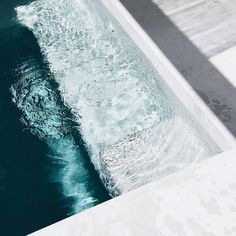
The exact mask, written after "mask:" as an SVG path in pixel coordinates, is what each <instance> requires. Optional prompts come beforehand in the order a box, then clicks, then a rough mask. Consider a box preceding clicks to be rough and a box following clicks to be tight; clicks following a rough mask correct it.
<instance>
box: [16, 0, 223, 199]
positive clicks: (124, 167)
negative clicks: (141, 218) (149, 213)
mask: <svg viewBox="0 0 236 236" xmlns="http://www.w3.org/2000/svg"><path fill="white" fill-rule="evenodd" d="M17 17H18V20H19V21H20V22H21V23H22V24H24V25H26V26H27V27H28V28H29V29H30V30H32V31H33V33H34V34H35V36H36V37H37V39H38V42H39V45H40V47H41V50H42V52H43V54H44V56H45V57H46V59H47V61H48V62H49V66H50V70H51V72H52V73H53V75H54V78H55V80H56V81H57V83H58V84H59V90H60V92H61V96H62V97H63V100H64V102H65V104H67V106H68V107H70V108H71V111H72V113H73V114H74V116H75V118H76V122H77V123H78V124H79V129H80V132H81V135H82V138H83V140H84V142H85V145H86V148H87V150H88V152H89V154H90V157H91V160H92V162H93V164H94V165H95V168H96V170H97V171H98V172H99V174H100V177H101V179H102V181H103V183H104V184H105V186H106V188H107V189H108V191H109V193H110V195H112V196H116V195H118V194H120V193H123V192H127V191H129V190H132V189H135V188H137V187H139V186H142V185H143V184H145V183H147V182H150V181H153V180H156V179H158V178H160V177H163V176H165V175H167V174H169V173H172V172H174V171H176V170H178V169H179V168H183V167H184V166H186V165H188V164H190V163H193V162H198V161H200V160H203V159H205V158H208V157H211V156H212V155H214V154H216V153H217V152H219V149H218V147H217V146H216V145H215V144H214V143H213V142H212V141H211V140H210V139H209V137H208V136H207V135H206V134H205V133H204V132H203V130H202V129H201V128H200V127H199V126H198V124H197V123H196V121H194V120H193V119H192V118H191V116H190V115H189V114H188V112H187V111H185V109H184V108H183V106H182V105H181V104H180V103H179V102H178V101H177V100H178V99H177V98H176V97H175V96H174V95H173V94H172V93H171V92H170V91H169V89H168V88H167V87H166V85H165V84H164V82H163V81H162V80H161V78H160V77H159V75H158V74H157V73H156V72H155V71H154V70H153V68H152V67H151V65H149V63H148V61H147V60H146V59H145V58H144V56H142V55H141V53H140V52H139V50H138V49H137V48H136V47H135V46H134V43H133V42H131V40H130V39H129V38H128V37H127V36H126V34H125V33H124V32H123V31H122V29H120V26H119V25H118V24H117V23H116V22H115V21H114V20H113V19H112V17H111V16H109V15H108V14H107V12H106V11H105V10H104V9H103V8H102V7H101V4H100V3H99V2H98V1H95V0H86V1H85V0H70V1H66V2H65V1H64V0H38V1H36V2H33V3H32V4H30V5H27V6H21V7H18V8H17ZM150 127H151V128H150ZM148 129H150V130H151V131H152V132H149V131H147V130H148ZM150 133H152V134H151V137H150V138H149V135H150ZM147 134H149V135H147ZM127 136H128V138H126V137H127ZM130 137H132V140H134V141H132V142H130V141H129V140H130ZM121 140H123V141H122V142H121V143H119V141H121ZM117 143H118V144H117ZM116 144H117V145H116ZM110 145H111V147H110V148H109V146H110ZM127 146H129V147H127ZM134 147H135V148H134Z"/></svg>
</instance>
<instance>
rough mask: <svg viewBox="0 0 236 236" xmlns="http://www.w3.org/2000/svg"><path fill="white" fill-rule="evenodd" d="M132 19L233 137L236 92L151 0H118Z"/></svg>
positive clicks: (235, 119) (235, 121) (235, 115)
mask: <svg viewBox="0 0 236 236" xmlns="http://www.w3.org/2000/svg"><path fill="white" fill-rule="evenodd" d="M121 2H122V3H123V4H124V6H125V7H126V8H127V9H128V10H129V11H130V13H131V14H132V15H133V17H134V18H135V19H136V20H137V21H138V23H139V24H140V25H141V26H142V27H143V29H144V30H145V31H146V32H147V33H148V35H149V36H150V37H151V38H152V39H153V41H154V42H155V43H156V44H157V45H158V46H159V48H160V49H161V50H162V51H163V52H164V54H165V55H166V56H167V57H168V59H169V60H170V61H171V62H172V63H173V64H174V66H175V67H176V68H177V69H178V71H179V72H180V73H181V74H182V75H183V76H184V78H185V79H186V80H187V81H188V83H189V84H190V85H191V86H192V87H193V88H194V90H195V91H196V92H197V93H198V94H199V95H200V96H201V98H202V99H203V100H204V101H205V102H206V103H207V104H208V105H209V107H210V108H211V109H212V111H213V112H214V113H215V114H216V115H217V116H218V117H219V118H220V120H221V121H222V122H223V123H224V124H225V125H226V126H227V127H228V129H229V130H230V131H231V132H232V133H233V134H234V135H236V102H235V101H236V89H235V87H234V86H233V85H232V84H231V83H230V82H229V81H228V80H227V79H226V78H225V77H224V76H223V75H222V74H221V73H220V72H219V71H218V70H217V69H216V68H215V67H214V66H213V65H212V64H211V63H210V62H209V61H208V58H207V57H206V56H205V55H203V54H202V53H201V52H200V50H199V49H198V48H197V47H196V46H195V45H194V44H193V43H192V42H191V41H190V39H189V38H188V37H187V36H186V35H185V34H184V33H182V32H181V31H180V29H179V28H178V27H177V26H176V25H175V24H174V23H173V22H172V21H171V20H170V19H169V18H168V17H167V16H166V15H165V14H164V13H163V12H162V11H161V10H160V9H159V8H158V7H157V5H156V4H154V3H153V2H152V1H151V0H121Z"/></svg>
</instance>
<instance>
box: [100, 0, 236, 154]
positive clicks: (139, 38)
mask: <svg viewBox="0 0 236 236" xmlns="http://www.w3.org/2000/svg"><path fill="white" fill-rule="evenodd" d="M100 1H101V2H102V3H103V5H104V6H105V8H106V9H107V10H108V11H109V12H110V14H111V15H112V16H113V17H114V18H115V19H116V20H117V21H118V23H119V24H120V25H121V26H122V28H123V29H124V30H125V32H126V33H127V34H128V36H129V37H130V38H131V39H132V41H133V42H134V43H135V44H136V45H137V46H138V48H139V49H140V50H141V51H142V52H143V53H144V55H145V56H146V57H147V58H148V59H149V61H150V62H151V63H152V65H153V66H154V68H155V69H156V70H157V71H158V73H159V74H160V76H161V77H162V78H163V80H164V81H165V82H166V83H167V85H168V86H169V87H170V88H171V90H172V91H173V92H174V93H175V95H176V96H177V97H178V98H179V100H180V101H181V102H182V103H183V104H184V106H185V107H186V108H187V110H188V111H189V112H190V113H191V114H192V115H193V117H194V118H195V119H196V120H197V121H198V122H199V124H200V125H201V126H202V127H203V129H204V130H205V131H206V132H207V133H208V134H209V136H210V137H211V138H212V139H213V140H214V142H215V143H216V144H217V145H218V146H219V147H220V148H221V149H222V151H225V150H227V149H229V148H231V147H234V146H235V145H236V139H235V137H234V136H233V135H232V134H231V132H230V131H229V130H228V129H227V128H226V127H225V126H224V124H223V123H222V122H221V121H220V120H219V119H218V117H217V116H216V115H215V114H214V113H213V112H212V111H211V110H210V108H209V107H208V106H207V105H206V104H205V102H204V101H203V100H202V98H200V96H199V95H198V94H197V93H196V92H195V90H194V89H193V87H192V86H191V85H190V84H189V83H188V82H187V80H186V79H185V78H184V77H183V76H182V75H181V74H180V72H179V71H178V70H177V69H176V67H175V66H174V65H173V64H172V63H171V62H170V60H169V59H168V58H167V57H166V56H165V54H164V53H163V52H162V51H161V49H160V48H159V47H158V45H156V44H155V43H154V41H153V40H152V39H151V38H150V36H149V35H148V34H147V33H146V32H145V31H144V30H143V29H142V27H141V26H140V25H139V24H138V23H137V21H136V20H135V19H134V18H133V16H132V15H131V14H130V13H129V12H128V10H127V9H126V8H125V7H124V5H123V4H122V3H121V2H120V1H118V0H100Z"/></svg>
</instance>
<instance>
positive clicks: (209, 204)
mask: <svg viewBox="0 0 236 236" xmlns="http://www.w3.org/2000/svg"><path fill="white" fill-rule="evenodd" d="M33 235H34V236H38V235H40V236H51V235H57V236H66V235H68V236H75V235H77V236H79V235H81V236H104V235H109V236H121V235H122V236H144V235H148V236H157V235H161V236H223V235H231V236H234V235H236V149H234V150H231V151H228V152H225V153H223V154H220V155H218V156H215V157H213V158H211V159H208V160H207V161H203V162H202V163H201V164H198V165H194V166H192V167H190V168H186V169H184V170H182V171H179V172H177V173H175V174H173V175H170V176H168V177H167V178H164V179H162V180H160V181H157V182H155V183H152V184H149V185H146V186H144V187H141V188H139V189H137V190H135V191H133V192H130V193H127V194H124V195H122V196H121V197H118V198H115V199H113V200H110V201H108V202H106V203H103V204H101V205H99V206H96V207H94V208H91V209H89V210H87V211H84V212H82V213H80V214H78V215H75V216H72V217H70V218H68V219H66V220H63V221H61V222H59V223H57V224H55V225H52V226H49V227H47V228H45V229H43V230H41V231H38V232H36V233H34V234H32V236H33Z"/></svg>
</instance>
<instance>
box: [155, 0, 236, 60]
mask: <svg viewBox="0 0 236 236" xmlns="http://www.w3.org/2000/svg"><path fill="white" fill-rule="evenodd" d="M153 2H154V3H156V4H157V5H158V6H159V7H160V8H161V9H162V10H163V12H164V13H165V14H166V15H167V16H168V17H169V18H170V19H171V20H172V21H173V22H174V23H175V24H176V25H177V26H178V27H179V29H180V30H181V31H183V32H184V33H185V34H186V35H187V36H188V37H189V38H190V39H191V40H192V41H193V43H194V44H195V45H196V46H197V47H198V48H199V49H200V50H201V51H202V52H203V53H204V54H205V55H206V56H213V55H216V54H218V53H220V52H222V51H223V50H225V49H227V48H230V47H232V46H233V45H235V44H236V1H235V0H207V1H204V0H168V1H167V0H153Z"/></svg>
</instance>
